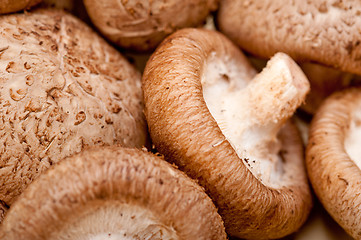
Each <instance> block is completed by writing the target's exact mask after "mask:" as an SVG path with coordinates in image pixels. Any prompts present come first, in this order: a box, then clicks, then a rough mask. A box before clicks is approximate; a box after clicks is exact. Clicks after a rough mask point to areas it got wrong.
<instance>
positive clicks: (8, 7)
mask: <svg viewBox="0 0 361 240" xmlns="http://www.w3.org/2000/svg"><path fill="white" fill-rule="evenodd" d="M41 1H42V0H0V14H4V13H11V12H17V11H21V10H24V9H25V10H26V9H29V8H30V7H32V6H35V5H36V4H38V3H40V2H41Z"/></svg>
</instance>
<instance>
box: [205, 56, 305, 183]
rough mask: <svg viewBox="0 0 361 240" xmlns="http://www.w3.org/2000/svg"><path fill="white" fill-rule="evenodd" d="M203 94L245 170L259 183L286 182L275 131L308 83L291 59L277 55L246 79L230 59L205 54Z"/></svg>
mask: <svg viewBox="0 0 361 240" xmlns="http://www.w3.org/2000/svg"><path fill="white" fill-rule="evenodd" d="M202 87H203V97H204V99H205V101H206V104H207V107H208V109H209V111H210V112H211V114H212V116H213V117H214V119H215V120H216V122H217V124H218V126H219V127H220V129H221V131H222V133H223V134H224V136H225V137H226V139H227V140H228V142H229V143H230V144H231V145H232V147H233V148H234V149H235V151H236V153H237V155H238V156H239V158H240V159H242V160H243V162H244V163H245V165H246V166H247V167H248V169H249V170H250V171H251V172H252V173H253V175H254V176H255V177H257V178H258V179H259V180H261V181H262V182H263V184H265V185H267V186H270V187H275V188H278V187H280V186H283V185H285V184H287V181H286V182H285V179H283V176H284V170H285V169H284V166H283V165H284V163H283V161H282V158H281V157H280V155H279V151H280V148H281V145H280V142H279V140H278V139H277V133H278V132H279V130H280V128H281V127H282V126H283V124H284V123H285V121H286V120H287V119H288V118H290V117H291V116H292V115H293V113H294V111H295V110H296V108H297V107H298V106H299V105H300V104H301V103H302V101H303V100H304V98H305V95H306V93H307V92H308V90H309V83H308V81H307V79H306V78H305V76H304V75H303V73H302V71H301V70H300V69H299V68H298V66H296V64H295V63H294V62H293V61H292V60H290V58H289V57H287V56H286V55H284V54H277V55H276V56H275V57H274V58H273V59H272V60H271V61H270V63H269V64H268V66H267V67H266V68H265V69H264V70H263V72H262V73H260V74H259V75H257V76H256V77H255V78H254V79H253V80H252V81H250V79H249V77H248V78H247V76H242V74H240V73H239V69H237V67H236V65H235V63H232V62H229V61H227V60H224V59H219V58H217V57H216V56H215V55H213V56H211V57H210V58H209V59H208V62H207V64H206V65H205V69H204V75H203V76H202Z"/></svg>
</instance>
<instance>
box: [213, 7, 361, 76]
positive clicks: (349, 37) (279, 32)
mask: <svg viewBox="0 0 361 240" xmlns="http://www.w3.org/2000/svg"><path fill="white" fill-rule="evenodd" d="M360 11H361V3H360V1H353V0H348V1H347V0H346V1H320V0H316V1H304V0H296V1H292V2H291V1H288V2H287V3H286V4H285V1H281V0H264V1H248V0H240V1H233V0H223V1H221V2H220V7H219V13H218V18H217V19H218V26H219V29H220V30H221V31H222V32H223V33H224V34H225V35H227V36H228V37H229V38H230V39H232V40H233V41H234V42H235V43H237V44H238V45H239V46H240V47H241V48H243V49H245V50H247V51H249V52H251V53H252V54H255V55H258V56H261V57H267V58H268V57H270V56H272V55H274V54H275V53H276V52H279V51H281V52H285V53H287V54H288V55H290V56H291V57H292V58H293V59H295V60H296V61H315V62H318V63H323V64H325V65H328V66H332V67H335V68H338V69H341V70H342V71H346V72H351V73H357V74H361V61H360V59H361V58H360V56H361V44H360V31H359V28H360V26H361V20H360V18H359V15H360Z"/></svg>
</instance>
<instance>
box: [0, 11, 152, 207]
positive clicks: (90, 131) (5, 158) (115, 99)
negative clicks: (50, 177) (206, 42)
mask: <svg viewBox="0 0 361 240" xmlns="http://www.w3.org/2000/svg"><path fill="white" fill-rule="evenodd" d="M0 39H1V40H0V80H1V88H0V125H1V128H0V135H1V137H0V200H1V201H3V202H4V203H5V204H6V205H7V206H10V205H11V204H12V203H13V202H14V200H15V199H16V197H17V196H18V195H19V194H20V193H21V192H22V191H23V190H24V189H25V188H26V186H27V185H28V184H29V183H30V182H32V181H33V180H34V179H35V178H37V177H38V176H39V175H40V174H41V173H42V172H44V171H45V170H46V169H48V168H49V167H50V166H51V165H53V164H55V163H57V162H58V161H59V160H61V159H63V158H65V157H67V156H70V155H72V154H75V153H77V152H79V151H81V150H82V149H83V148H84V147H86V146H88V145H112V144H121V145H124V146H129V147H142V146H143V145H144V144H145V141H146V136H147V133H146V125H145V120H144V117H143V113H142V110H143V105H142V91H141V81H140V74H139V73H138V72H137V71H136V70H135V68H134V67H133V66H132V65H130V64H129V63H128V62H127V61H126V59H125V58H123V57H122V56H121V55H120V54H119V52H117V51H116V50H115V49H114V48H112V47H111V46H109V45H108V44H107V43H106V42H105V41H104V40H103V39H101V38H100V37H99V36H97V35H96V34H95V33H94V32H93V31H92V30H91V29H90V28H89V27H87V26H86V25H85V24H84V23H82V22H80V21H79V20H78V19H76V18H75V17H72V16H71V15H70V14H65V13H64V12H62V11H50V10H46V11H45V10H44V11H37V12H34V13H25V14H13V15H4V16H1V17H0Z"/></svg>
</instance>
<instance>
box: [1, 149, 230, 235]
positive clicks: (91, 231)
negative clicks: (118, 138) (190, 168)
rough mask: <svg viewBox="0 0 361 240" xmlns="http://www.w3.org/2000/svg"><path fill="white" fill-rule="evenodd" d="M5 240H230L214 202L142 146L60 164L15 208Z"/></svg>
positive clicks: (77, 157) (93, 153) (90, 152)
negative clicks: (141, 148) (140, 148)
mask: <svg viewBox="0 0 361 240" xmlns="http://www.w3.org/2000/svg"><path fill="white" fill-rule="evenodd" d="M0 237H1V239H3V240H7V239H8V240H13V239H23V240H33V239H39V240H40V239H44V240H55V239H79V240H81V239H84V240H85V239H93V240H95V239H99V240H100V239H175V240H176V239H184V240H186V239H204V240H211V239H214V240H221V239H224V240H225V239H226V238H227V236H226V233H225V230H224V226H223V222H222V219H221V217H220V216H219V214H218V213H217V209H216V208H215V206H214V204H213V203H212V200H211V199H210V198H209V197H208V196H207V194H206V193H205V192H204V190H203V189H202V188H201V187H200V186H199V185H197V184H196V183H195V182H194V181H193V180H191V179H190V178H188V177H187V176H186V175H185V174H184V173H182V172H181V171H179V170H177V169H175V168H174V167H172V166H171V165H170V164H168V163H167V162H166V161H164V160H162V159H160V158H159V157H156V156H154V155H152V154H150V153H147V152H143V151H141V150H138V149H126V148H120V147H117V146H110V147H96V148H90V149H87V150H84V151H82V152H81V153H80V154H78V155H74V156H72V157H70V158H68V159H65V160H63V161H62V162H60V163H59V164H57V165H56V166H54V167H53V168H51V169H49V171H47V172H46V173H44V174H43V175H42V176H40V177H39V178H38V179H37V180H35V181H34V182H33V183H32V184H31V185H30V186H29V187H28V188H27V189H26V190H25V192H24V193H23V194H22V195H21V197H19V199H18V201H16V203H15V204H14V205H13V206H12V207H11V209H10V211H9V213H8V214H7V216H6V217H5V219H4V222H3V224H2V225H1V228H0Z"/></svg>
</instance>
